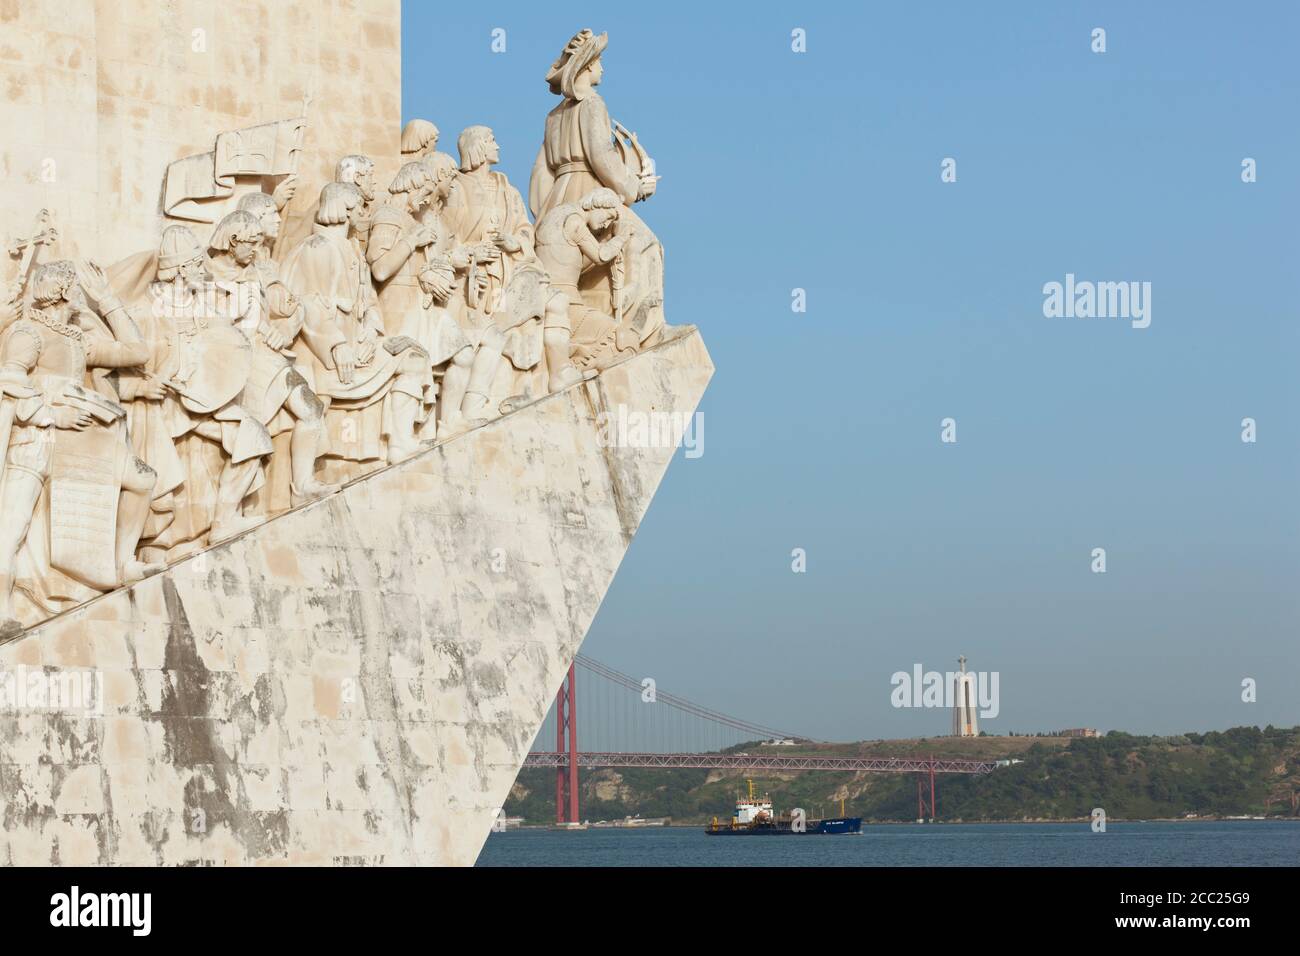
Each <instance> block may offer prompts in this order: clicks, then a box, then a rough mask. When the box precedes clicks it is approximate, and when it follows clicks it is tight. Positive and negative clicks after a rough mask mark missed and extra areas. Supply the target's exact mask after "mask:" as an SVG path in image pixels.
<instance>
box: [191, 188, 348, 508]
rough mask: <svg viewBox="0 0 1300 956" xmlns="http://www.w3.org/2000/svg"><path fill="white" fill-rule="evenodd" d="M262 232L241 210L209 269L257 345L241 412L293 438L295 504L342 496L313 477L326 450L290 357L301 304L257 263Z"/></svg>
mask: <svg viewBox="0 0 1300 956" xmlns="http://www.w3.org/2000/svg"><path fill="white" fill-rule="evenodd" d="M262 237H263V233H262V225H261V223H259V222H258V220H257V219H255V218H254V217H253V216H252V215H250V214H249V213H247V212H243V211H240V210H236V211H235V212H232V213H230V215H228V216H226V217H225V218H224V219H222V220H221V221H220V222H219V223H217V227H216V229H214V230H213V232H212V238H211V239H210V240H209V242H208V248H209V251H210V252H211V255H212V258H211V261H210V268H211V270H212V274H213V276H214V277H215V279H216V281H217V283H218V285H219V286H221V287H222V288H223V289H224V290H225V291H226V292H228V293H229V294H231V295H233V296H235V297H236V300H237V305H236V307H235V311H236V313H237V314H238V315H239V316H240V318H239V320H238V323H237V324H238V326H239V328H240V330H241V331H242V332H243V333H244V334H245V335H246V336H247V337H248V339H249V341H250V342H251V343H252V349H253V351H252V355H251V359H250V362H249V375H248V384H247V385H246V386H245V388H244V392H243V394H242V395H241V397H240V405H241V406H242V407H243V408H244V409H246V410H247V411H248V412H249V413H250V414H251V415H252V416H253V417H254V418H255V419H257V421H259V422H261V423H262V424H263V425H265V426H266V428H267V431H268V432H269V433H270V434H271V435H272V436H275V435H278V434H280V433H281V432H290V433H291V435H292V438H291V440H290V444H289V459H290V488H291V491H292V503H293V504H294V505H298V504H301V503H303V502H306V501H310V500H312V499H313V498H319V497H321V496H322V495H326V494H330V493H331V492H333V491H336V490H338V488H337V486H336V485H331V484H327V483H325V482H322V481H320V480H319V479H317V477H316V475H315V467H316V459H317V458H319V457H320V456H321V455H323V454H324V453H325V452H326V451H327V449H328V437H327V435H326V432H325V406H324V405H323V404H322V403H321V400H320V399H319V398H318V397H317V396H316V394H315V393H314V392H313V391H312V389H311V386H310V385H308V383H307V380H306V379H305V378H304V377H303V375H302V373H301V372H300V371H299V370H298V369H297V368H295V367H294V363H295V360H296V359H297V356H296V355H295V354H294V353H293V352H292V351H291V350H290V346H291V345H292V344H293V341H294V339H296V338H297V337H298V333H299V331H301V328H302V322H303V308H302V303H301V302H299V301H298V300H297V297H296V296H294V294H293V293H292V292H291V291H290V290H289V287H288V286H287V285H285V283H284V282H282V281H281V280H280V278H279V276H278V275H277V274H276V270H275V267H274V264H273V263H270V262H267V261H265V260H260V259H259V255H258V250H259V248H260V247H261V244H262Z"/></svg>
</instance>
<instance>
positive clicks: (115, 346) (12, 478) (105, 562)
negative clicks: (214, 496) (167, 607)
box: [0, 260, 161, 630]
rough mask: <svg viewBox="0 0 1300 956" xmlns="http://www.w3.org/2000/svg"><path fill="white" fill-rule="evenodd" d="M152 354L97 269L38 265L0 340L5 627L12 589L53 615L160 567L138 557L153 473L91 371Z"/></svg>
mask: <svg viewBox="0 0 1300 956" xmlns="http://www.w3.org/2000/svg"><path fill="white" fill-rule="evenodd" d="M79 283H80V288H79ZM83 292H84V296H89V298H90V299H91V300H93V301H95V302H97V303H98V305H99V307H100V309H101V310H102V311H103V313H104V315H103V319H102V321H101V319H100V317H99V316H97V315H95V314H94V312H92V311H91V310H90V309H89V307H88V305H87V304H86V300H85V297H84V296H83ZM103 323H107V326H106V327H105V325H104V324H103ZM147 358H148V349H147V348H146V346H145V344H144V343H143V342H142V341H140V335H139V332H138V330H137V329H136V328H135V326H134V323H133V322H132V321H131V318H130V316H129V315H128V314H127V312H126V310H125V309H123V308H122V306H121V304H120V303H119V302H118V301H117V300H116V298H115V297H114V296H113V295H112V294H111V293H110V291H109V287H108V280H107V279H106V278H105V276H104V273H103V272H102V271H101V270H100V269H99V267H97V266H95V265H93V264H90V263H86V264H84V265H83V267H82V270H81V274H80V276H79V275H78V270H77V268H76V267H75V266H74V265H73V264H72V263H71V262H69V261H67V260H59V261H56V262H51V263H47V264H45V265H42V266H40V267H38V268H37V269H36V271H35V273H34V274H33V276H32V307H31V308H30V309H28V310H27V314H26V315H25V316H24V317H23V318H20V319H18V320H17V321H15V322H14V323H13V324H12V325H11V326H10V328H9V329H8V331H7V332H6V333H5V334H4V336H3V339H2V340H0V395H2V396H3V397H0V449H3V458H0V622H8V623H5V624H0V628H7V629H9V630H13V629H14V628H15V626H16V625H15V624H14V623H13V619H14V617H15V614H14V606H13V592H14V589H15V587H16V588H17V589H19V590H21V591H22V592H23V593H24V594H25V595H26V596H27V597H28V598H29V599H30V600H31V601H32V603H33V604H35V605H36V606H37V607H38V608H39V609H40V610H41V611H43V612H45V613H46V614H52V613H57V612H58V611H60V610H63V609H64V608H67V607H70V606H72V605H74V604H78V603H81V602H83V601H86V600H89V599H90V598H91V597H94V596H95V595H96V594H98V593H100V592H103V591H107V590H111V589H112V588H116V587H119V586H121V585H123V584H129V583H131V582H134V581H138V580H139V579H140V578H142V577H143V576H144V575H146V574H148V573H150V572H152V571H154V570H161V566H155V565H149V564H146V563H144V562H142V561H139V560H137V559H136V557H135V550H136V544H137V542H138V541H139V540H140V534H141V531H142V529H143V528H144V523H145V520H146V519H147V518H148V514H149V501H150V497H151V492H152V489H153V486H154V480H155V476H154V472H153V471H152V469H150V468H149V467H148V466H147V465H145V463H144V462H142V461H140V459H139V458H138V457H137V456H136V455H135V453H134V452H133V451H132V449H131V447H130V445H129V443H128V441H127V436H126V423H125V418H126V410H125V409H124V408H122V406H121V405H120V404H118V403H117V402H116V401H114V400H112V399H111V398H109V397H108V396H106V395H104V394H102V393H101V392H99V391H96V390H95V389H94V388H92V387H90V379H89V378H88V376H87V369H88V368H93V367H99V368H122V367H127V366H134V365H140V364H142V363H144V362H145V361H146V360H147Z"/></svg>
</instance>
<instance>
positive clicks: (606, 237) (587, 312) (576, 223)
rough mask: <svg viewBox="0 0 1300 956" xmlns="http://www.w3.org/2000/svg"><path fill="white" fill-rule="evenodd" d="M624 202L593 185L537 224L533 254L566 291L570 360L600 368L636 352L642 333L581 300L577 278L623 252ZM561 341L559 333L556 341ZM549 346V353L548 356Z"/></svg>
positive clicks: (557, 288)
mask: <svg viewBox="0 0 1300 956" xmlns="http://www.w3.org/2000/svg"><path fill="white" fill-rule="evenodd" d="M623 208H624V207H623V203H622V201H621V200H620V199H619V197H618V195H617V194H616V193H615V192H614V191H613V190H611V189H605V188H604V187H601V188H600V189H595V190H592V191H591V192H590V193H588V194H587V195H586V196H583V197H582V199H581V200H579V201H578V202H571V203H564V204H562V205H559V206H556V207H555V208H554V209H552V210H551V211H550V212H548V213H547V214H546V215H545V216H543V217H542V219H541V221H540V222H539V223H538V224H537V258H538V259H540V260H541V262H542V265H543V266H545V267H546V272H547V274H548V275H549V276H550V279H551V287H552V289H554V290H555V291H557V292H559V293H561V294H563V295H564V298H565V304H566V311H567V314H568V320H569V327H568V331H569V332H570V333H571V339H570V340H566V341H565V342H564V345H565V346H566V347H569V348H571V353H570V354H571V357H572V360H573V364H574V365H575V366H577V367H578V368H579V369H589V368H594V369H597V370H603V369H605V368H606V367H608V366H609V365H610V364H611V363H612V362H614V361H617V360H618V359H620V358H625V357H627V356H630V355H632V354H634V353H635V351H636V349H637V348H638V347H639V346H640V345H641V343H642V341H643V340H644V339H645V338H646V337H647V336H646V334H645V333H644V332H643V331H642V330H641V329H638V328H637V327H635V325H634V324H633V323H630V322H625V323H623V324H619V323H618V322H616V321H615V320H614V317H613V316H610V315H606V314H605V313H603V312H600V311H599V310H597V309H593V308H592V307H591V306H589V305H587V303H586V302H584V301H583V298H582V294H581V293H580V292H579V291H578V282H579V279H580V278H581V277H582V275H583V273H584V272H591V271H599V270H608V269H609V268H610V266H611V265H612V264H613V263H615V262H616V261H617V260H618V258H619V256H620V255H621V254H622V251H623V248H624V245H625V243H626V242H627V239H628V237H629V235H630V233H629V231H628V229H627V228H626V220H623V219H621V218H620V213H621V212H622V210H623ZM559 346H560V342H559V337H558V335H557V336H556V338H555V347H556V348H558V347H559ZM550 354H551V353H550V350H549V348H548V352H547V357H548V359H549V358H550Z"/></svg>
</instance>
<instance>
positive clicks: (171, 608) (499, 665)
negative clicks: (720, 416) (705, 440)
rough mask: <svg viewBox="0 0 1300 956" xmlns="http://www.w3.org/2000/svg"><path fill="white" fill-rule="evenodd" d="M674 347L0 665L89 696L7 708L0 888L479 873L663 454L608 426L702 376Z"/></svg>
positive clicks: (671, 412)
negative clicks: (43, 880)
mask: <svg viewBox="0 0 1300 956" xmlns="http://www.w3.org/2000/svg"><path fill="white" fill-rule="evenodd" d="M676 333H677V334H676V335H675V336H674V337H672V338H669V339H667V340H666V341H664V342H663V343H661V344H660V345H658V346H655V347H653V348H651V349H648V350H647V351H645V352H643V353H641V354H639V355H637V356H636V357H634V358H632V359H629V360H627V361H625V362H622V363H619V364H617V365H614V366H612V367H610V368H608V369H606V370H605V371H604V372H603V373H602V374H601V375H600V376H598V377H597V378H595V379H592V380H590V381H586V382H583V383H581V384H579V385H575V386H572V387H570V388H568V389H566V390H564V391H561V392H557V393H555V394H553V395H548V396H546V397H545V398H542V399H540V400H538V401H536V402H534V403H532V404H529V405H527V406H525V407H523V408H520V409H519V410H517V411H515V412H513V413H511V414H510V415H507V416H504V417H502V418H499V419H496V420H495V421H493V422H490V423H488V424H486V425H484V426H482V427H479V428H475V429H472V430H470V431H468V432H466V433H464V434H462V435H459V436H457V437H455V438H453V439H451V440H449V441H446V442H444V443H442V444H439V445H436V446H434V447H432V448H431V449H429V450H428V451H426V452H424V453H422V454H420V455H417V456H416V457H414V458H411V459H409V460H407V461H404V462H401V463H398V464H395V465H392V466H389V467H387V468H385V469H383V470H380V471H377V472H374V473H372V474H370V475H367V476H366V477H364V478H361V479H359V480H357V481H355V482H353V483H351V484H349V485H347V486H346V487H344V488H342V489H341V490H340V491H338V492H337V493H336V494H333V495H331V496H329V497H326V498H322V499H320V500H318V501H315V502H313V503H311V504H309V505H306V506H303V507H301V508H298V509H295V510H294V511H292V512H289V513H287V514H285V515H281V516H280V517H278V518H275V519H272V520H270V521H268V522H266V523H265V524H263V525H261V526H259V527H257V528H255V529H253V530H251V531H248V532H246V533H244V534H243V535H241V536H239V537H237V538H234V539H232V540H229V541H226V542H223V543H221V544H217V545H215V546H213V547H211V548H209V549H207V550H205V551H203V552H201V553H199V554H196V555H194V556H192V557H190V558H188V559H186V560H184V561H181V562H178V563H177V564H175V565H173V566H171V567H169V568H168V569H167V570H166V571H164V572H162V573H161V574H157V575H155V576H152V577H148V578H145V579H144V580H142V581H140V582H138V583H136V584H133V585H131V586H129V587H125V588H121V589H119V590H116V591H113V592H110V593H108V594H105V595H103V596H101V597H99V598H97V599H95V600H94V601H92V602H90V603H89V604H86V605H84V606H82V607H79V608H76V609H75V610H72V611H69V612H66V613H64V614H62V615H60V616H58V617H56V618H54V619H52V620H49V621H46V622H44V623H42V624H40V625H37V626H36V627H33V628H30V629H28V630H27V631H25V632H23V634H22V635H21V636H20V637H19V638H18V639H17V640H14V641H11V642H10V643H8V644H6V645H4V646H3V647H0V673H3V674H5V675H8V676H9V677H11V678H12V679H13V681H14V683H13V684H11V685H9V686H8V692H9V693H10V694H13V693H14V692H16V691H17V688H18V683H17V682H18V681H19V680H22V681H25V682H26V683H27V690H25V691H24V693H27V692H28V691H29V690H30V688H31V686H32V684H31V681H32V678H33V676H34V675H41V678H40V679H41V680H43V681H45V682H46V684H47V686H50V687H68V688H83V689H88V692H87V693H86V694H84V695H83V696H82V697H80V698H79V699H78V700H74V701H68V700H63V701H59V702H57V703H55V704H54V705H53V706H51V705H50V704H49V702H48V701H47V703H46V705H45V706H34V705H33V704H34V702H33V701H32V699H31V698H30V697H29V698H28V700H27V701H26V705H27V706H26V707H25V708H23V709H22V710H19V711H15V710H14V709H13V708H12V707H10V708H0V728H3V730H2V731H0V749H2V750H3V755H2V759H3V762H4V763H5V765H6V773H5V774H4V775H3V777H0V788H2V789H0V801H2V802H3V804H4V805H5V808H6V809H5V813H6V825H5V829H4V832H3V833H2V834H0V863H4V864H11V865H45V864H114V865H160V864H186V863H200V862H201V863H215V864H254V863H280V864H326V865H328V864H344V863H348V864H354V863H364V864H454V865H469V864H472V863H473V862H474V860H475V858H476V857H477V855H478V852H479V849H480V848H481V847H482V844H483V841H484V840H485V839H486V837H487V835H488V833H489V832H490V830H491V826H492V822H493V820H494V819H495V816H496V814H497V811H498V810H499V808H500V807H501V805H502V803H503V802H504V800H505V798H506V795H507V794H508V792H509V789H510V787H511V785H512V784H513V782H514V779H515V777H516V775H517V774H518V772H519V768H520V766H521V765H522V763H523V759H524V757H525V755H526V753H527V751H528V748H529V746H530V744H531V743H532V740H533V738H534V737H535V736H536V733H537V730H538V727H539V726H540V724H541V722H542V720H543V718H544V717H545V715H546V711H547V708H548V707H549V705H550V702H551V700H552V699H553V698H554V695H555V692H556V689H557V688H558V687H559V685H560V683H561V681H562V680H563V677H564V674H565V672H566V671H567V669H568V667H569V664H570V663H571V662H572V660H573V657H574V655H575V654H576V653H577V650H578V647H579V645H580V644H581V642H582V639H583V637H584V635H585V634H586V632H587V628H588V626H589V625H590V623H591V620H592V618H593V617H594V616H595V613H596V610H597V608H598V607H599V605H600V602H601V600H602V598H603V597H604V594H605V592H606V590H607V589H608V587H609V585H610V582H611V581H612V579H613V576H614V573H615V571H616V570H617V568H618V565H619V562H620V561H621V560H622V557H623V555H624V553H625V552H626V549H627V546H628V544H629V543H630V541H631V537H632V535H633V534H634V533H635V531H636V529H637V527H638V525H639V524H640V521H641V519H642V517H643V516H644V514H645V511H646V508H647V507H648V505H649V503H650V499H651V497H653V495H654V493H655V490H656V488H657V487H658V484H659V481H660V479H661V478H662V476H663V473H664V471H665V469H666V468H667V466H668V463H669V461H670V460H671V458H672V456H673V454H674V452H675V445H673V444H669V443H667V442H663V441H660V442H658V443H657V444H655V445H654V446H652V447H627V446H626V445H620V444H618V443H617V442H613V441H611V440H610V437H611V436H610V430H609V423H610V420H611V417H612V416H617V415H619V414H620V411H619V409H620V406H621V407H622V410H623V411H622V414H623V415H625V416H634V417H635V416H642V415H651V414H654V415H658V416H662V418H663V420H664V421H670V420H671V421H679V422H685V421H687V420H689V418H690V416H691V414H692V413H693V412H694V410H695V406H696V404H697V402H698V401H699V398H700V396H701V395H702V394H703V392H704V389H705V386H706V385H707V383H708V381H709V378H710V376H711V375H712V371H713V366H712V363H711V361H710V359H709V356H708V353H707V351H706V350H705V348H704V344H703V342H702V341H701V339H700V336H699V333H698V332H697V331H696V330H695V329H694V328H689V327H688V328H681V329H678V330H676ZM615 437H617V436H615ZM678 437H680V436H678Z"/></svg>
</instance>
